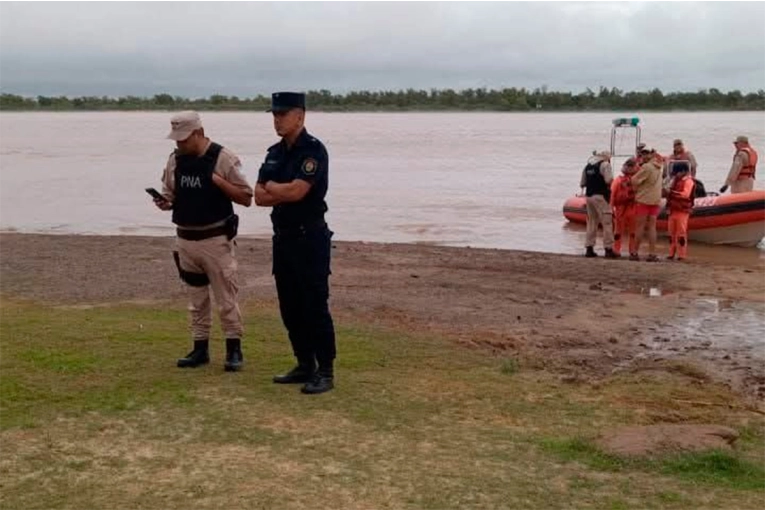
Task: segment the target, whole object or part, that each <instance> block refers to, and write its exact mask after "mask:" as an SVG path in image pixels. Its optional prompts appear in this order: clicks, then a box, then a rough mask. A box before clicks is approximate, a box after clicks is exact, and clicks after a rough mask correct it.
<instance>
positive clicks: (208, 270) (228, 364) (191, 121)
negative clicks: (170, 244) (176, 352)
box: [154, 111, 253, 372]
mask: <svg viewBox="0 0 765 510" xmlns="http://www.w3.org/2000/svg"><path fill="white" fill-rule="evenodd" d="M170 125H171V131H170V134H169V135H168V136H167V138H169V139H171V140H174V141H175V143H176V146H177V148H176V150H174V151H173V153H172V154H170V157H169V158H168V160H167V164H166V165H165V170H164V173H163V174H162V198H159V197H157V198H155V200H154V203H155V204H156V205H157V207H159V208H160V209H162V210H165V211H168V210H172V212H173V223H175V225H176V226H177V229H176V234H177V239H176V248H177V251H176V252H174V253H173V255H174V257H175V262H176V265H177V267H178V272H179V274H180V277H181V279H182V280H183V281H184V282H186V284H187V288H188V293H189V298H190V305H189V312H190V322H191V334H192V339H193V341H194V348H193V349H192V351H191V352H190V353H189V354H187V355H186V357H184V358H180V359H179V360H178V363H177V364H178V367H181V368H185V367H196V366H199V365H204V364H206V363H209V361H210V355H209V340H210V329H211V327H212V304H211V299H210V289H212V293H213V295H214V297H215V301H216V303H217V305H218V312H219V315H220V321H221V327H222V329H223V333H224V334H225V337H226V361H225V363H224V369H225V370H226V371H233V372H235V371H238V370H240V369H241V368H242V364H243V362H244V357H243V355H242V347H241V338H242V334H243V333H244V328H243V324H242V314H241V312H240V311H239V304H238V301H237V293H238V289H239V288H238V284H237V262H236V258H235V254H234V246H235V242H234V237H235V236H236V230H237V226H238V219H239V218H238V216H237V215H236V214H234V208H233V202H236V203H237V204H239V205H243V206H245V207H249V206H250V204H251V203H252V195H253V191H252V187H251V186H250V185H249V184H248V183H247V179H246V178H245V177H244V175H243V174H242V172H241V163H240V162H239V158H238V157H237V156H236V155H234V153H232V152H231V151H230V150H228V149H226V148H225V147H222V146H220V145H218V144H217V143H214V142H212V141H210V139H209V138H207V137H206V136H205V132H204V128H203V127H202V121H201V119H200V118H199V114H198V113H197V112H193V111H187V112H181V113H179V114H177V115H174V116H173V117H172V119H171V121H170Z"/></svg>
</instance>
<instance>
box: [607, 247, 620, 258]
mask: <svg viewBox="0 0 765 510" xmlns="http://www.w3.org/2000/svg"><path fill="white" fill-rule="evenodd" d="M605 257H606V258H607V259H618V258H621V255H620V254H618V253H616V252H615V251H614V250H613V249H612V248H606V255H605Z"/></svg>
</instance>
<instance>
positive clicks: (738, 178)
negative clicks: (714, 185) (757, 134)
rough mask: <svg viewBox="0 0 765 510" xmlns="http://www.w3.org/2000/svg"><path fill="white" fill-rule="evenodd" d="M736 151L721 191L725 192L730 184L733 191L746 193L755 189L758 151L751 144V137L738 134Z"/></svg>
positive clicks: (735, 144)
mask: <svg viewBox="0 0 765 510" xmlns="http://www.w3.org/2000/svg"><path fill="white" fill-rule="evenodd" d="M733 145H734V146H735V147H736V152H735V154H734V155H733V164H732V165H731V167H730V171H729V172H728V178H727V179H726V180H725V185H724V186H723V187H722V188H720V193H725V192H726V191H727V189H728V187H729V186H730V192H731V193H746V192H747V191H752V190H753V189H754V174H755V171H756V170H757V151H755V150H754V149H753V148H752V146H751V145H749V138H747V137H746V136H738V137H736V140H735V141H734V142H733Z"/></svg>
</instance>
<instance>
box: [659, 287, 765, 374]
mask: <svg viewBox="0 0 765 510" xmlns="http://www.w3.org/2000/svg"><path fill="white" fill-rule="evenodd" d="M652 336H653V337H654V338H653V339H652V340H653V343H654V348H655V349H659V350H664V349H662V348H661V347H663V346H667V344H672V343H674V342H673V340H674V341H678V342H681V343H682V344H683V345H682V346H683V347H684V348H685V350H694V348H700V349H709V350H713V351H725V352H726V353H728V354H732V353H733V352H738V351H741V352H743V351H746V356H751V358H752V359H757V360H760V361H765V304H763V303H751V302H741V301H732V300H729V299H715V298H707V299H698V300H696V301H695V303H694V306H693V307H692V308H691V309H688V310H683V311H682V312H681V313H679V314H678V315H677V316H676V317H675V320H674V321H673V322H672V323H670V324H664V325H662V326H661V327H660V328H658V329H657V330H656V331H654V332H652ZM667 347H669V346H667ZM674 347H677V345H675V346H674Z"/></svg>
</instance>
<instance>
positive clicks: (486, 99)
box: [0, 87, 765, 112]
mask: <svg viewBox="0 0 765 510" xmlns="http://www.w3.org/2000/svg"><path fill="white" fill-rule="evenodd" d="M270 102H271V98H270V96H264V95H257V96H254V97H250V98H240V97H238V96H225V95H220V94H214V95H212V96H210V97H205V98H194V99H192V98H186V97H180V96H173V95H170V94H167V93H162V94H156V95H154V96H152V97H138V96H125V97H117V98H114V97H107V96H101V97H98V96H83V97H72V98H70V97H67V96H58V97H51V96H37V97H24V96H20V95H16V94H7V93H3V94H0V110H6V111H8V110H16V111H36V110H39V111H57V110H60V111H69V110H78V111H104V110H208V111H210V110H215V111H240V110H245V111H246V110H256V111H257V110H259V111H263V110H265V109H266V108H267V107H268V106H269V105H270ZM306 102H307V103H308V108H309V109H311V110H314V111H335V112H343V111H508V112H527V111H587V110H590V111H608V110H633V111H635V110H735V111H746V110H765V90H762V89H761V90H758V91H757V92H750V93H747V94H744V93H742V92H741V91H739V90H732V91H729V92H726V93H723V92H721V91H720V90H718V89H715V88H712V89H709V90H706V89H704V90H699V91H697V92H670V93H667V94H665V93H663V92H662V91H661V90H660V89H658V88H654V89H653V90H650V91H646V92H638V91H632V92H625V91H623V90H620V89H618V88H611V89H609V88H606V87H600V89H599V90H598V91H597V92H596V91H593V90H591V89H589V88H588V89H586V90H585V91H584V92H581V93H578V94H574V93H572V92H557V91H549V90H547V88H546V87H541V88H536V89H533V90H530V89H526V88H504V89H498V90H495V89H486V88H477V89H473V88H469V89H464V90H453V89H430V90H415V89H407V90H399V91H354V92H349V93H347V94H333V93H332V92H330V91H329V90H318V91H316V90H312V91H309V92H307V93H306Z"/></svg>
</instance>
